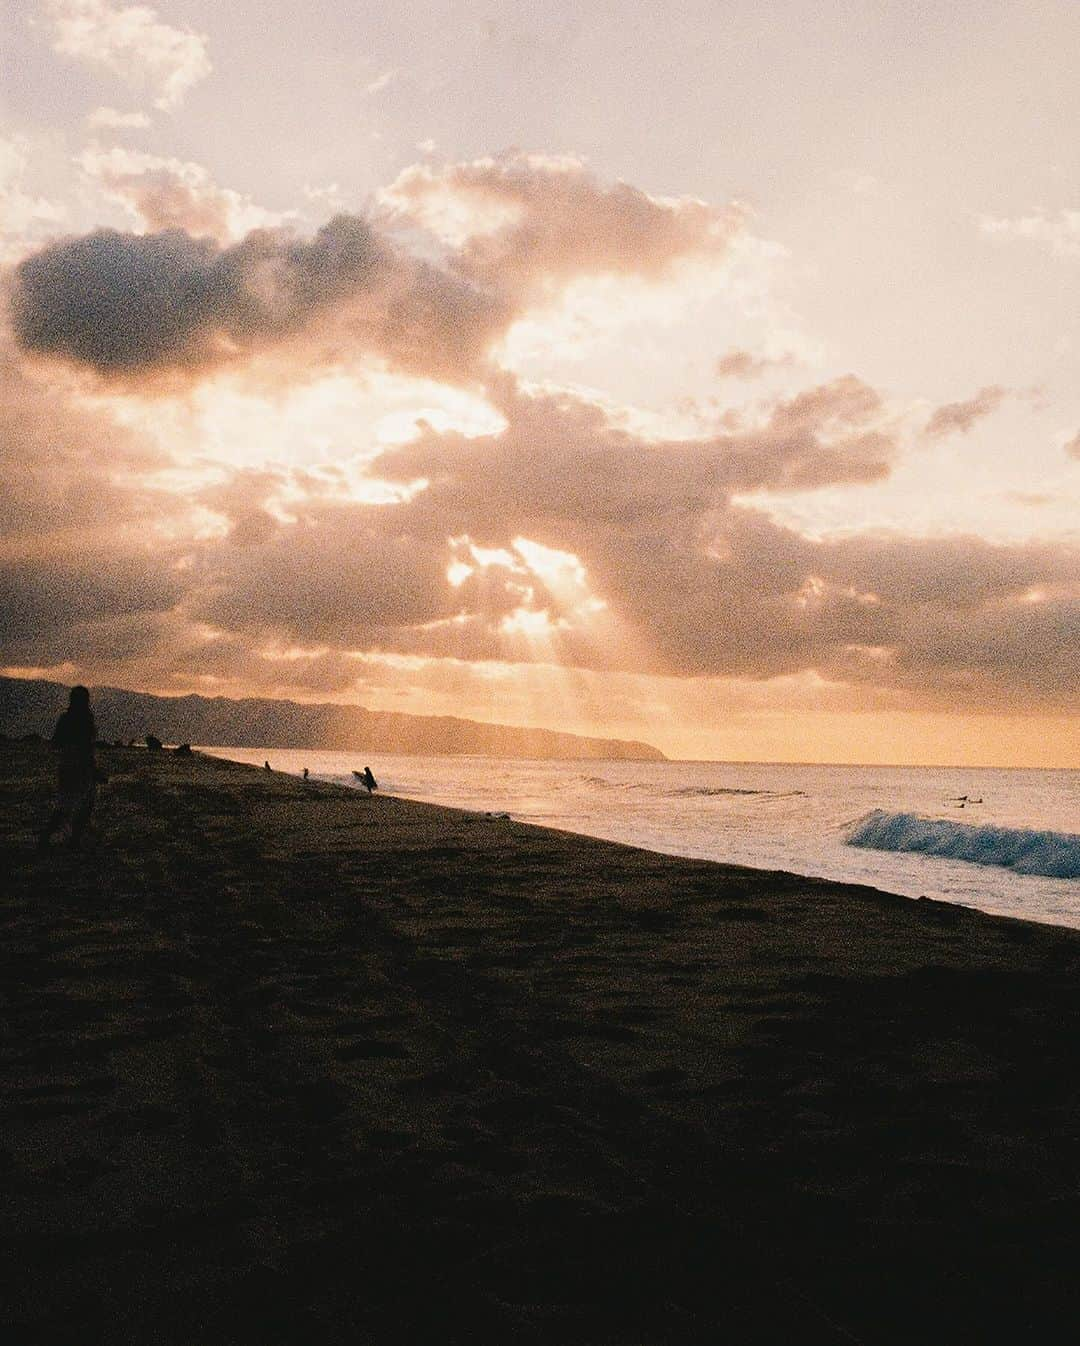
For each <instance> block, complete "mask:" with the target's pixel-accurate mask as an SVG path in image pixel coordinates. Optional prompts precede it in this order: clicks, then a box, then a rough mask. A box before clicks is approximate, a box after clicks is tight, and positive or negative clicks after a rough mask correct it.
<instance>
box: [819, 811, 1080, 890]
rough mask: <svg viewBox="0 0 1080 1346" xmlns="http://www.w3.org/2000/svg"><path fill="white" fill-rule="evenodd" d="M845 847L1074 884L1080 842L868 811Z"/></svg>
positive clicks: (1062, 835) (1065, 835)
mask: <svg viewBox="0 0 1080 1346" xmlns="http://www.w3.org/2000/svg"><path fill="white" fill-rule="evenodd" d="M845 840H846V842H847V844H848V845H849V846H862V847H865V848H867V849H870V850H879V851H920V852H922V853H923V854H925V855H937V856H942V857H944V858H946V859H949V860H967V861H969V862H970V863H971V864H975V865H995V866H997V867H999V868H1002V869H1011V870H1013V871H1014V872H1015V873H1017V874H1042V875H1045V876H1046V877H1048V878H1054V879H1076V878H1080V836H1077V835H1075V834H1074V833H1071V832H1042V831H1033V830H1029V829H1028V828H1023V827H993V826H981V827H973V826H971V825H969V824H967V823H954V822H950V821H948V820H947V819H942V818H922V817H920V816H919V815H918V814H917V813H887V812H886V811H885V810H884V809H874V810H873V811H872V812H871V813H867V814H866V815H865V816H864V817H862V818H860V819H859V821H858V822H857V823H856V824H855V826H854V827H853V828H852V830H851V831H850V832H849V833H848V835H847V837H846V838H845Z"/></svg>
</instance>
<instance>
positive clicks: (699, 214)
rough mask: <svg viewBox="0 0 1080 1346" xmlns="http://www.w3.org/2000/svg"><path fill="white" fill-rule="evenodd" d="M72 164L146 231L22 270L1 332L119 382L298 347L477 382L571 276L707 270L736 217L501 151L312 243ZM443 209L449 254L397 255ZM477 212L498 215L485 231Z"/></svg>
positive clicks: (119, 154) (185, 187)
mask: <svg viewBox="0 0 1080 1346" xmlns="http://www.w3.org/2000/svg"><path fill="white" fill-rule="evenodd" d="M82 164H83V168H84V171H85V172H87V173H88V174H89V175H90V176H91V177H92V178H93V179H94V180H95V181H96V182H98V183H99V184H100V185H102V186H103V187H104V188H105V189H106V191H107V192H108V193H109V194H110V195H112V197H113V198H114V199H115V200H118V201H120V202H122V203H123V204H124V205H125V207H127V208H128V209H129V210H131V211H132V213H134V214H135V215H136V217H137V218H138V220H139V222H140V224H141V225H142V226H144V227H146V228H148V229H151V230H154V231H156V232H151V233H147V234H141V235H132V234H125V233H121V232H118V231H116V230H111V229H100V230H97V231H96V232H94V233H92V234H88V235H85V236H83V237H81V238H71V239H65V240H62V241H60V242H57V243H55V244H53V245H52V246H51V247H49V248H47V249H44V250H43V251H42V252H40V253H38V254H36V255H35V256H32V257H29V258H27V259H25V261H24V262H23V263H22V264H21V265H20V266H19V267H18V268H17V270H16V273H15V277H14V285H13V312H14V315H15V329H16V332H17V334H18V337H19V339H20V341H21V342H22V344H23V346H24V347H25V349H26V350H28V351H30V352H34V353H37V354H42V355H51V356H56V357H61V358H63V359H66V360H69V361H72V362H74V363H77V364H82V365H85V366H88V367H90V368H91V369H93V370H94V371H96V372H97V373H98V374H100V375H102V376H104V377H107V378H114V379H115V378H123V379H124V380H126V381H128V382H129V383H130V382H133V381H135V380H137V379H139V378H154V379H158V380H160V379H162V378H164V379H166V380H167V379H169V378H170V377H172V376H176V375H187V376H191V375H197V374H201V373H205V372H208V371H210V370H212V369H214V368H215V367H216V366H219V365H223V364H232V365H237V364H243V363H244V362H246V361H250V360H252V359H253V358H255V357H256V356H258V355H259V354H260V353H261V352H264V351H267V350H270V349H272V348H273V347H275V346H278V345H282V344H285V343H294V342H296V341H297V340H299V339H303V340H304V341H305V343H306V352H307V354H308V357H309V358H311V359H315V358H318V354H317V348H318V347H319V345H320V344H321V346H322V349H323V353H324V354H325V357H326V358H327V359H329V360H331V361H340V360H341V358H342V357H343V356H345V357H348V356H365V355H366V356H370V357H376V358H381V359H385V360H386V361H388V362H389V363H391V364H393V365H395V366H396V367H398V368H401V369H407V370H410V371H414V372H419V373H424V374H429V375H433V376H435V377H446V378H449V379H451V380H456V381H461V380H463V379H465V380H468V379H475V378H477V377H479V376H480V374H481V373H482V372H483V366H484V364H485V361H486V358H487V353H488V351H489V350H490V349H491V347H492V346H493V345H494V343H495V342H496V340H497V339H498V338H499V337H501V336H502V335H504V334H505V332H506V331H507V329H508V328H509V326H510V325H511V324H512V323H513V322H514V321H515V320H516V319H517V318H518V317H520V316H521V315H522V314H523V313H524V312H526V311H527V310H528V309H529V307H530V306H531V305H533V304H535V303H537V302H541V301H543V300H547V299H550V298H551V297H552V296H554V295H555V294H557V293H558V292H559V290H560V287H565V286H566V285H567V284H568V283H569V282H570V281H571V280H572V279H574V278H575V277H576V276H580V275H600V274H608V273H619V274H623V275H635V276H639V277H646V278H653V279H657V278H660V277H662V276H663V275H664V274H665V273H666V272H667V270H668V269H669V268H670V267H672V266H674V265H675V264H676V263H678V262H680V261H684V260H686V259H688V258H695V257H696V258H700V257H702V256H708V257H711V258H714V259H718V258H721V257H722V256H723V255H724V254H725V252H726V250H727V247H728V244H729V242H730V238H731V236H732V233H733V231H735V230H737V229H738V228H739V227H740V224H741V216H740V215H739V213H738V212H737V211H735V210H731V211H717V210H715V209H713V208H712V207H709V206H706V205H704V204H703V203H702V202H698V201H690V200H687V199H685V198H682V199H679V200H677V201H662V200H659V199H655V198H652V197H649V196H647V195H646V194H645V193H643V192H638V191H636V190H635V189H633V188H630V187H627V186H625V185H624V184H616V185H615V186H613V187H605V186H602V185H601V184H599V183H598V182H597V181H596V179H595V178H594V177H593V175H592V174H590V173H588V172H587V171H586V170H585V169H584V168H583V167H582V166H581V165H580V164H579V163H578V162H577V161H576V160H550V159H541V158H539V157H537V156H522V155H516V156H510V157H507V158H504V159H500V160H482V161H477V162H475V163H472V164H465V165H454V166H450V167H448V168H446V169H442V170H439V172H438V173H435V172H434V171H433V170H429V169H428V168H426V167H421V168H418V169H415V170H411V171H410V172H409V173H406V174H403V175H402V176H401V177H399V179H398V181H397V182H396V183H395V184H394V187H393V188H392V189H391V190H390V191H389V192H388V194H387V196H386V201H385V203H384V207H383V211H382V214H381V216H380V217H379V218H377V219H374V220H369V219H365V218H363V217H361V216H358V215H353V214H348V213H342V214H339V215H337V216H335V217H334V218H333V219H332V220H331V221H330V222H329V223H328V224H326V225H324V226H323V227H322V228H321V229H319V230H318V232H317V233H316V234H315V235H314V237H313V238H304V237H301V236H298V235H296V234H295V233H293V232H290V231H289V230H286V229H283V228H278V229H265V228H260V229H255V230H252V231H251V232H249V233H248V234H246V235H245V236H244V237H243V238H241V239H239V240H238V241H231V240H232V239H233V237H234V236H235V233H236V232H237V230H238V229H240V228H242V227H244V226H245V225H246V224H249V223H250V222H251V221H252V219H253V218H255V219H257V218H258V208H257V207H254V206H253V205H252V203H251V202H249V201H247V200H246V199H245V198H242V197H240V196H239V195H238V194H236V193H234V192H228V191H225V190H222V189H220V188H218V187H216V186H215V185H214V184H213V183H212V182H211V180H210V179H209V176H208V175H207V174H206V172H205V170H204V169H202V168H201V167H200V166H199V165H196V164H190V163H183V162H181V161H178V160H174V159H164V158H160V157H158V156H154V155H148V154H143V153H140V152H137V151H132V150H128V149H124V148H119V147H114V148H112V149H109V150H105V149H102V148H100V147H97V146H95V147H92V148H91V149H90V150H88V151H87V152H86V153H85V154H84V155H83V157H82ZM436 198H438V205H436ZM455 202H456V203H457V205H455V204H454V203H455ZM458 206H460V207H461V208H462V209H463V210H464V211H465V216H462V218H465V217H466V216H467V220H468V223H467V231H466V235H464V236H462V237H461V239H460V246H457V247H454V246H449V245H446V246H444V247H443V249H442V255H441V257H438V258H433V257H432V256H431V250H430V249H427V250H425V249H424V248H421V247H416V246H413V247H412V248H410V247H409V246H407V245H408V244H410V243H411V244H413V245H415V243H416V240H415V230H413V234H412V237H410V236H409V235H408V233H406V231H405V230H404V228H403V224H404V223H405V222H406V221H408V220H409V219H413V220H414V221H415V222H419V223H425V222H430V218H431V215H432V211H435V212H436V213H438V212H439V211H443V210H445V209H447V208H452V209H455V210H456V209H458ZM477 209H484V210H494V211H495V213H496V216H497V218H498V223H497V224H496V226H495V227H494V228H493V229H492V230H490V231H489V232H487V233H485V234H483V235H482V236H481V235H478V234H477V232H476V229H477V227H478V225H477V217H476V211H477ZM212 239H213V240H215V241H214V242H211V240H212ZM444 243H445V240H444Z"/></svg>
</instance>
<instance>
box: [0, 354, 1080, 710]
mask: <svg viewBox="0 0 1080 1346" xmlns="http://www.w3.org/2000/svg"><path fill="white" fill-rule="evenodd" d="M7 378H8V382H7V383H6V384H5V383H2V382H0V409H3V410H4V412H5V414H6V415H7V416H8V418H9V424H8V425H7V426H5V423H4V422H3V420H0V430H2V431H3V432H4V433H5V437H6V439H7V441H8V442H9V443H11V444H12V445H13V453H12V455H11V456H10V459H9V460H8V461H7V462H6V465H5V469H4V470H5V474H6V475H4V477H3V479H2V480H0V499H2V500H3V502H4V506H5V507H6V508H7V509H8V510H9V511H10V515H9V519H8V522H9V525H10V528H9V532H8V534H7V536H6V537H5V540H4V542H3V545H2V547H0V601H2V602H3V603H4V606H5V612H8V611H10V612H11V613H12V614H14V617H13V619H12V621H11V622H10V623H8V624H5V631H4V633H3V636H2V638H0V662H2V663H5V664H8V665H12V664H20V665H27V666H29V665H32V666H42V665H44V664H47V663H48V662H50V661H52V662H55V663H57V664H59V663H62V662H64V661H65V660H66V661H68V662H71V661H72V660H75V661H76V662H77V663H78V664H79V667H80V669H81V670H82V674H81V675H84V676H95V677H100V676H106V674H107V676H108V677H109V678H110V679H112V680H113V681H118V682H121V683H125V682H126V683H128V684H134V685H143V686H156V687H163V686H172V685H176V680H177V679H179V680H180V682H181V684H182V685H184V686H187V687H204V688H205V687H208V688H211V689H213V688H215V687H216V688H217V689H218V690H220V688H221V687H222V686H228V687H231V688H233V689H234V690H241V691H242V690H243V689H244V688H245V687H248V688H250V687H255V686H258V687H260V688H263V689H264V690H266V689H269V690H273V689H275V688H281V687H285V686H292V687H294V688H295V687H304V686H308V687H310V688H312V689H316V688H318V689H319V690H326V691H332V692H340V691H342V690H344V689H347V688H348V687H350V686H352V685H353V683H354V681H355V679H356V678H357V677H358V676H359V675H360V671H361V670H362V669H363V668H364V667H366V665H365V664H363V662H362V661H361V662H358V660H360V657H361V656H365V657H372V656H377V658H379V659H394V658H400V657H405V658H419V659H423V660H429V659H434V660H458V661H496V662H499V663H502V662H505V661H507V660H510V661H517V662H521V661H525V662H533V663H551V664H560V665H562V666H564V667H568V668H577V669H584V670H593V671H594V672H595V673H596V674H598V675H600V674H603V675H609V674H612V673H628V674H629V673H633V674H637V675H642V674H648V675H654V676H655V675H663V676H668V677H678V678H738V679H749V680H757V681H760V682H762V683H763V684H767V683H768V682H769V681H770V680H774V679H790V678H793V677H808V676H813V677H814V678H819V679H824V680H826V681H827V682H829V683H831V684H837V685H842V686H846V687H848V688H850V689H852V690H851V693H850V695H851V697H852V698H853V704H860V703H861V704H866V705H878V704H881V699H882V698H883V697H886V698H892V701H891V704H896V705H901V706H907V707H924V708H925V707H943V708H953V709H961V708H962V709H966V710H970V709H1002V708H1011V709H1013V710H1015V709H1016V707H1017V705H1020V706H1021V707H1023V708H1024V709H1025V710H1027V711H1033V710H1039V709H1044V710H1045V709H1047V708H1055V707H1056V708H1061V707H1062V706H1064V705H1066V704H1068V703H1069V701H1070V699H1071V697H1072V695H1073V690H1072V688H1073V680H1074V674H1075V666H1074V665H1075V648H1076V641H1077V637H1078V630H1077V627H1078V619H1080V557H1078V554H1077V550H1076V548H1075V547H1069V546H1067V545H1065V544H1049V543H1047V544H1042V545H1036V544H1027V545H1024V546H1019V545H1013V546H992V545H990V544H989V543H986V542H983V541H980V540H978V539H973V538H951V539H912V538H903V537H895V536H865V535H864V536H855V537H848V538H838V539H825V540H823V541H813V540H811V539H809V538H806V537H804V536H802V535H801V534H799V533H798V532H797V531H795V530H793V529H790V528H785V527H782V526H780V525H778V524H776V523H775V522H773V521H772V520H770V519H769V518H768V517H767V516H766V515H764V514H762V513H760V512H758V511H756V510H754V509H751V508H748V507H746V506H742V505H739V504H737V503H735V501H734V500H733V496H735V495H736V494H737V493H738V492H740V491H744V490H749V489H758V488H761V487H769V486H773V485H775V484H776V483H785V482H789V481H792V480H797V481H800V482H803V483H805V484H807V485H815V486H825V485H827V484H829V483H831V482H835V481H844V480H873V479H876V478H877V477H879V476H880V475H881V474H882V473H883V472H885V471H887V470H888V462H889V457H890V453H891V451H892V446H891V441H889V439H888V435H887V430H886V429H885V428H883V427H885V425H886V422H885V420H883V417H884V415H885V413H884V411H883V408H882V405H881V400H880V398H879V397H878V395H877V394H876V393H875V391H874V390H873V389H870V388H868V387H867V386H866V385H865V384H862V383H861V382H860V381H859V380H857V379H854V378H851V377H850V376H849V377H847V378H845V379H840V380H835V381H834V382H832V383H827V384H823V385H821V386H819V387H817V388H810V389H806V390H804V391H803V392H802V393H800V394H798V395H797V396H795V397H792V398H789V399H787V400H785V401H783V402H779V403H777V404H776V405H775V406H774V407H773V408H772V410H771V412H770V413H769V414H768V415H767V417H766V418H765V419H764V420H763V422H762V423H761V424H760V425H758V426H756V427H754V428H753V429H745V430H742V431H739V432H733V433H728V434H724V435H718V436H712V437H710V438H705V439H698V440H693V441H681V442H680V441H670V442H664V441H649V440H646V439H643V438H641V437H639V436H637V435H635V434H633V433H631V432H629V431H627V430H626V429H624V428H620V427H619V426H617V425H613V424H612V423H611V421H610V420H609V419H608V417H607V416H606V415H605V414H604V412H603V411H602V410H601V409H600V408H598V407H596V406H594V405H591V404H589V403H587V402H584V401H582V400H581V399H580V398H575V397H572V396H569V395H567V394H560V395H550V394H549V395H539V394H527V393H525V392H523V391H522V390H521V389H520V388H519V387H518V386H517V385H516V384H515V383H514V382H513V380H512V379H510V378H508V377H505V376H504V377H502V378H500V379H497V380H495V381H494V382H493V383H492V384H491V385H490V387H489V390H488V391H489V396H490V398H491V400H492V403H493V405H494V406H495V407H496V408H497V410H498V411H499V412H500V413H501V414H502V416H503V418H504V420H505V422H506V428H505V429H504V430H502V431H501V432H500V433H491V434H487V435H479V436H473V437H472V438H466V437H465V436H463V435H461V434H455V433H449V432H447V433H442V434H440V433H436V432H435V431H434V430H432V429H430V428H427V429H423V430H422V432H421V434H420V437H419V438H418V439H417V440H416V441H415V442H413V443H409V444H404V445H398V446H396V447H394V448H392V449H388V450H387V451H386V452H385V453H383V454H382V456H381V457H380V458H378V459H376V460H375V461H374V462H373V463H372V464H371V467H370V472H371V473H372V474H373V475H377V476H378V477H379V478H381V479H386V480H389V481H391V482H406V481H408V482H413V481H415V480H416V479H417V477H422V478H424V479H426V481H427V485H426V487H425V488H424V489H421V490H419V491H417V492H413V493H411V494H408V495H406V496H405V497H404V498H402V499H401V500H400V502H399V503H387V504H366V503H361V502H358V501H356V500H352V499H349V498H348V497H347V496H345V495H344V494H343V491H342V489H341V483H340V482H339V481H338V479H337V477H336V476H335V474H334V473H332V472H323V473H320V474H318V475H316V474H313V473H310V472H301V471H297V470H286V469H284V468H274V469H266V470H263V471H258V472H252V471H232V472H228V473H221V474H219V475H221V477H222V480H220V481H219V482H218V483H217V484H215V485H211V486H205V487H203V488H195V489H192V488H190V487H189V488H187V489H185V490H183V491H180V490H175V491H172V492H167V491H164V490H160V489H158V490H154V489H151V488H150V487H149V484H148V483H149V481H150V480H152V478H151V477H149V476H148V475H147V473H148V469H149V467H150V464H149V463H146V464H143V466H142V470H141V471H140V470H139V467H140V463H139V455H140V454H141V453H145V449H144V448H143V447H142V446H140V444H139V442H138V441H137V440H133V439H132V440H129V441H128V443H127V446H126V448H123V454H126V455H127V466H126V468H124V467H121V469H120V470H119V471H118V470H117V466H116V457H115V455H116V452H117V449H116V447H115V446H114V445H113V443H112V442H111V441H110V434H111V436H112V437H113V439H115V437H116V427H115V425H111V423H110V422H109V420H108V418H106V417H103V416H102V414H101V413H94V414H91V413H90V412H89V411H88V410H87V409H86V408H85V407H84V406H81V405H80V404H79V403H77V402H76V401H74V400H72V399H71V398H70V397H65V395H64V393H63V389H62V387H61V386H60V385H55V384H47V383H42V384H38V383H37V382H35V381H28V378H27V375H26V374H25V372H22V371H21V370H20V368H19V367H18V365H17V364H11V365H10V366H9V368H8V374H7ZM35 399H36V400H35ZM50 418H51V419H50ZM119 443H120V444H121V445H122V444H123V441H119ZM106 445H107V446H108V452H106V451H105V447H106ZM140 483H142V484H140ZM200 512H201V514H203V515H206V516H208V517H212V518H213V519H214V520H215V521H216V526H215V527H213V528H211V529H207V530H205V532H204V533H203V534H202V535H197V534H196V532H195V530H193V528H192V526H191V524H190V522H187V520H188V516H189V515H191V514H193V513H196V514H197V513H200ZM0 517H2V516H0ZM530 631H531V632H533V634H532V635H530V634H529V633H530ZM1033 650H1037V651H1038V657H1037V658H1033V657H1032V651H1033ZM91 669H94V670H97V671H96V672H94V673H93V674H91V672H90V671H89V670H91ZM474 675H475V676H476V677H477V678H481V677H482V676H483V672H482V670H481V669H477V670H474ZM200 679H203V680H204V681H200ZM214 679H218V680H220V681H219V682H215V681H214ZM309 679H310V681H308V680H309ZM860 698H861V702H860Z"/></svg>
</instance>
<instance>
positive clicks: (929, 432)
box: [923, 383, 1008, 439]
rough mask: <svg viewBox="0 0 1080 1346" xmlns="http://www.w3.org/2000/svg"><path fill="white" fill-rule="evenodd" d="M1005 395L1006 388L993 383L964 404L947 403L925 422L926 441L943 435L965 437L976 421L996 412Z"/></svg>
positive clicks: (981, 389)
mask: <svg viewBox="0 0 1080 1346" xmlns="http://www.w3.org/2000/svg"><path fill="white" fill-rule="evenodd" d="M1007 393H1008V389H1007V388H1002V387H1001V386H1000V385H999V384H996V383H995V384H991V385H990V386H989V387H986V388H980V389H979V391H978V392H977V393H976V394H975V396H974V397H972V398H969V399H968V400H967V401H966V402H947V403H946V404H945V405H944V406H940V407H938V408H937V410H936V411H935V412H934V413H933V415H932V416H931V417H930V419H929V420H928V421H927V422H926V425H925V427H924V428H923V434H924V435H926V437H927V438H928V439H940V438H941V437H942V436H944V435H952V434H964V435H966V434H967V432H968V431H969V430H970V429H971V427H972V426H973V425H974V424H975V423H976V422H977V421H981V420H982V419H983V418H984V417H985V416H990V415H992V414H993V413H994V412H995V411H997V409H998V407H1000V406H1001V404H1002V402H1003V401H1004V400H1005V397H1006V395H1007Z"/></svg>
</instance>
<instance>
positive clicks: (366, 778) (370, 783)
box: [360, 766, 379, 794]
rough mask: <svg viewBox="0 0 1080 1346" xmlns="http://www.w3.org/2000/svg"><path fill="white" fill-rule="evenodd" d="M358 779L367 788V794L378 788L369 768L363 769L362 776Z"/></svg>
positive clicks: (377, 783)
mask: <svg viewBox="0 0 1080 1346" xmlns="http://www.w3.org/2000/svg"><path fill="white" fill-rule="evenodd" d="M360 779H361V780H362V781H363V783H364V784H365V785H366V786H367V792H368V794H371V792H372V790H377V789H378V788H379V782H378V781H377V780H376V779H375V777H374V775H373V774H372V771H371V767H369V766H366V767H364V774H363V775H362V776H361V777H360Z"/></svg>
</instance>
